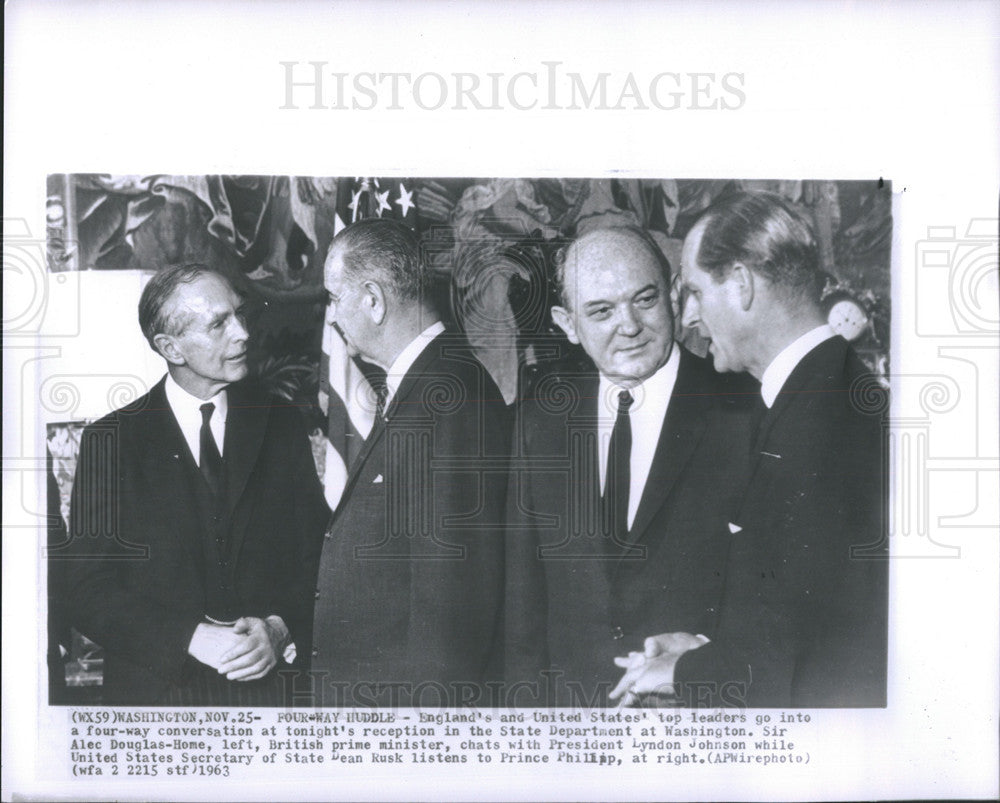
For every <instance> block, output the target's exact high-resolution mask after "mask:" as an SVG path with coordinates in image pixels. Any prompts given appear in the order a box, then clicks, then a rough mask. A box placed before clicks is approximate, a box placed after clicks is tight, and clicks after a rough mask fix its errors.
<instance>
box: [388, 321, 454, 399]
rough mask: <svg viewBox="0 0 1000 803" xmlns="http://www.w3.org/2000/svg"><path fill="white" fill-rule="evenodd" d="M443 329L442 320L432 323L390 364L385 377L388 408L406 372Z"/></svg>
mask: <svg viewBox="0 0 1000 803" xmlns="http://www.w3.org/2000/svg"><path fill="white" fill-rule="evenodd" d="M443 331H444V324H443V323H442V322H441V321H437V322H436V323H432V324H431V325H430V326H428V327H427V328H426V329H424V331H422V332H421V333H420V334H419V335H417V336H416V337H415V338H413V340H411V341H410V343H409V345H408V346H407V347H406V348H405V349H403V350H402V351H401V352H399V356H398V357H396V359H395V360H394V361H393V363H392V365H390V366H389V370H388V372H387V373H386V377H385V383H386V386H387V387H388V392H387V393H386V396H385V409H386V410H388V409H389V403H390V402H391V401H392V399H393V397H394V396H395V395H396V391H398V390H399V383H400V382H402V381H403V377H404V376H406V372H407V371H409V370H410V368H411V367H412V366H413V363H414V362H415V361H416V359H417V357H419V356H420V354H421V352H422V351H423V350H424V349H425V348H427V346H428V344H429V343H430V342H431V341H432V340H433V339H434V338H435V337H437V336H438V335H439V334H441V333H442V332H443Z"/></svg>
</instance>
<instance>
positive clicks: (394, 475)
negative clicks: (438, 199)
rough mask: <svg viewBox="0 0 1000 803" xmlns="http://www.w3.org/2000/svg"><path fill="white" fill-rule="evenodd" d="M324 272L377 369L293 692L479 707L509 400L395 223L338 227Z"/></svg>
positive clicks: (492, 661) (354, 342)
mask: <svg viewBox="0 0 1000 803" xmlns="http://www.w3.org/2000/svg"><path fill="white" fill-rule="evenodd" d="M326 286H327V290H328V291H329V302H328V303H329V306H328V318H327V320H328V324H329V325H332V326H336V328H337V330H338V331H339V332H340V334H341V335H342V337H343V339H344V341H345V343H346V344H347V347H348V351H349V352H350V353H351V354H352V356H354V355H358V356H360V357H362V358H363V359H365V360H367V361H369V362H371V363H374V364H375V365H378V366H380V367H381V368H382V369H384V370H385V371H386V374H387V381H386V385H385V389H384V395H380V398H379V401H378V405H377V410H376V420H375V425H374V427H373V429H372V431H371V433H370V435H369V436H368V439H367V440H366V442H365V445H364V447H363V449H362V451H361V453H360V455H359V456H358V457H357V459H356V460H355V461H354V464H353V465H352V466H351V468H350V474H349V476H348V480H347V485H346V487H345V489H344V492H343V495H342V497H341V501H340V503H339V505H338V507H337V510H336V511H335V513H334V520H333V524H332V527H331V529H330V531H329V532H328V533H327V536H326V539H325V543H324V546H323V552H322V559H321V563H320V571H319V580H318V583H317V591H316V605H315V631H314V633H315V637H314V653H313V670H314V671H313V673H312V675H311V677H310V681H311V684H305V685H303V686H302V688H300V689H299V690H298V694H299V695H300V696H309V697H311V699H313V700H314V701H315V702H316V703H317V704H322V705H390V706H407V705H437V706H440V705H466V704H480V705H482V704H484V700H485V698H484V696H483V695H484V694H486V692H487V687H486V683H487V682H488V681H489V680H490V679H491V678H493V677H496V676H498V675H499V671H500V670H499V668H498V663H499V659H498V653H497V650H498V649H499V648H500V646H501V632H500V630H501V626H500V616H501V613H502V595H503V536H502V528H501V525H502V515H503V495H504V488H505V477H506V471H507V454H508V450H509V432H510V427H509V423H508V414H507V409H506V405H505V404H504V401H503V397H502V396H501V394H500V391H499V389H498V388H497V386H496V384H495V383H494V382H493V380H492V379H491V378H490V376H489V374H488V373H487V372H486V370H485V369H484V368H483V366H482V365H481V364H480V363H479V362H478V360H476V358H475V356H474V355H473V353H472V350H471V348H470V347H469V345H468V343H467V342H466V341H465V339H464V338H463V337H461V336H460V335H458V334H456V333H453V332H449V331H447V330H446V329H445V327H444V324H443V323H442V322H441V318H440V315H439V314H438V312H437V310H436V309H435V307H434V305H433V304H432V303H431V302H430V300H429V298H428V295H427V279H426V270H425V267H424V264H423V261H422V258H421V254H420V247H419V242H418V240H417V238H416V236H415V235H414V234H413V232H412V231H410V230H409V229H408V228H406V227H405V226H403V225H402V224H399V223H397V222H395V221H390V220H381V219H371V220H364V221H361V222H359V223H356V224H354V225H352V226H350V227H348V228H347V229H345V230H344V231H342V232H341V233H340V234H339V235H338V236H337V237H336V238H335V239H334V242H333V244H332V245H331V247H330V252H329V255H328V256H327V261H326Z"/></svg>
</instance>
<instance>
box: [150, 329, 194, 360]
mask: <svg viewBox="0 0 1000 803" xmlns="http://www.w3.org/2000/svg"><path fill="white" fill-rule="evenodd" d="M153 346H154V347H155V348H156V350H157V351H158V352H160V356H161V357H163V359H165V360H166V361H167V362H169V363H170V364H171V365H184V364H185V363H186V362H187V360H185V359H184V355H183V354H181V351H180V349H179V348H177V341H176V340H175V339H174V338H173V336H172V335H166V334H163V333H162V332H161V333H160V334H158V335H153Z"/></svg>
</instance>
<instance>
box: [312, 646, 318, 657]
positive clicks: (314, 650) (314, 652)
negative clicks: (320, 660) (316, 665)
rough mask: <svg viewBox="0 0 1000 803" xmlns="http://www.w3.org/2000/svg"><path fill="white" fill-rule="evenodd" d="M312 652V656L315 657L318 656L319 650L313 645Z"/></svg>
mask: <svg viewBox="0 0 1000 803" xmlns="http://www.w3.org/2000/svg"><path fill="white" fill-rule="evenodd" d="M312 653H313V658H316V657H318V656H319V650H317V649H316V648H315V647H313V651H312Z"/></svg>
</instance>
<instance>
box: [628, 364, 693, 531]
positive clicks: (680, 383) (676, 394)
mask: <svg viewBox="0 0 1000 803" xmlns="http://www.w3.org/2000/svg"><path fill="white" fill-rule="evenodd" d="M694 359H695V358H694V357H692V356H691V355H690V354H688V352H687V351H684V350H683V349H682V350H681V363H680V366H679V367H678V370H677V381H676V382H675V384H674V390H673V393H672V394H671V397H670V403H669V404H668V405H667V413H666V417H665V418H664V421H663V427H662V429H661V430H660V439H659V441H658V442H657V444H656V452H655V453H654V455H653V464H652V465H651V466H650V468H649V476H648V477H647V478H646V484H645V486H644V487H643V492H642V499H641V500H640V501H639V508H638V510H636V514H635V520H634V521H633V522H632V527H631V529H630V530H629V541H630V542H631V543H637V542H639V541H641V540H642V539H643V538H644V537H645V535H646V530H647V529H648V527H649V524H650V522H651V521H652V520H653V517H654V516H655V515H656V513H657V512H658V511H659V509H660V508H661V507H663V504H664V503H665V502H666V500H667V498H668V497H669V496H670V492H671V491H672V490H673V487H674V485H675V484H676V482H677V480H678V478H679V477H680V476H681V473H682V472H683V471H684V467H685V466H686V465H687V463H688V461H689V460H690V459H691V456H692V455H693V454H694V452H695V448H696V447H697V445H698V442H699V441H700V440H701V438H702V435H703V434H704V432H705V427H706V416H705V411H706V409H707V407H708V405H710V404H711V403H712V400H711V396H710V395H709V393H710V391H709V388H708V386H707V383H706V382H705V381H704V380H705V377H704V369H705V366H703V365H698V364H696V363H695V362H694Z"/></svg>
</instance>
